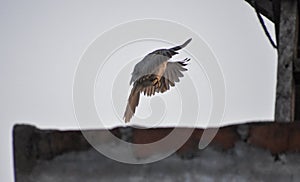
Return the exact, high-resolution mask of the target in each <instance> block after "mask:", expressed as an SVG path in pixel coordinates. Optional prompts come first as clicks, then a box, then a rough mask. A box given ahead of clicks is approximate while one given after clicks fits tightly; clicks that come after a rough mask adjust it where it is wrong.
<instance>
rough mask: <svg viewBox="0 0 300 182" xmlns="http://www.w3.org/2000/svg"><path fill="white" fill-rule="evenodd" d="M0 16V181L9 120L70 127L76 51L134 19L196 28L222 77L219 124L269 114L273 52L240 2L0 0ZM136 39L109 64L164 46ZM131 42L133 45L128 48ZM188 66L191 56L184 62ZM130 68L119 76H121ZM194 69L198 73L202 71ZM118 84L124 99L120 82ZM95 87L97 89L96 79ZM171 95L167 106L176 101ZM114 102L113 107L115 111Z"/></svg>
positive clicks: (5, 174) (8, 149)
mask: <svg viewBox="0 0 300 182" xmlns="http://www.w3.org/2000/svg"><path fill="white" fill-rule="evenodd" d="M0 14H1V15H0V23H1V29H0V32H1V34H0V38H1V43H0V48H1V53H0V83H1V89H0V98H1V102H0V108H1V114H0V121H1V140H0V141H1V146H2V150H1V155H0V161H1V169H0V170H1V171H0V176H1V179H2V178H3V179H5V180H3V181H12V180H13V178H12V174H13V167H12V166H13V165H12V164H13V160H12V144H11V142H12V137H11V132H12V126H13V124H15V123H30V124H34V125H37V126H38V127H41V128H57V129H67V128H78V123H77V121H76V119H75V116H74V109H73V102H72V89H73V88H72V86H73V85H72V84H73V79H74V75H75V72H76V69H77V66H78V64H79V62H80V58H81V56H82V55H83V54H84V52H85V50H86V49H88V46H89V45H90V44H91V43H92V42H93V41H95V40H97V38H98V37H99V36H101V34H102V33H103V32H105V31H108V30H109V29H111V28H112V27H115V26H116V25H119V24H121V23H125V22H129V21H132V20H136V19H144V18H151V19H163V20H169V21H174V22H177V23H179V24H181V25H184V26H186V27H188V28H189V29H191V30H192V31H193V32H195V33H197V34H198V35H199V36H200V37H201V38H202V39H203V41H204V42H206V43H207V46H209V47H210V49H211V51H212V52H213V53H214V55H215V57H216V58H217V60H218V62H219V65H220V67H221V69H222V71H223V74H224V79H225V83H226V112H225V115H224V121H223V123H221V124H222V125H226V124H230V123H233V122H245V121H253V120H272V119H273V115H274V113H273V111H274V102H275V100H274V98H275V85H276V80H275V78H276V64H277V63H276V57H277V55H276V51H275V50H274V49H273V48H272V47H271V45H270V44H269V42H268V40H267V38H266V36H265V35H264V33H263V30H262V28H261V26H260V24H259V22H258V20H257V17H256V15H255V13H254V11H253V9H252V8H251V7H250V6H249V5H248V4H247V3H246V2H244V1H243V0H231V1H222V0H218V1H217V0H211V1H204V0H203V1H199V0H188V1H174V0H167V1H161V0H159V1H158V0H154V1H139V0H131V1H112V0H107V1H88V2H86V1H85V2H84V1H74V0H72V1H71V0H70V1H66V0H63V1H52V0H47V1H37V0H35V1H34V0H28V1H19V2H17V1H0ZM266 24H267V26H268V28H269V31H270V32H271V34H272V35H273V37H274V28H273V24H272V23H270V22H269V21H267V20H266ZM169 41H170V40H169ZM177 41H178V40H176V42H177ZM183 41H185V40H182V42H183ZM176 42H175V40H174V41H173V42H171V43H172V44H174V43H176ZM182 42H178V43H182ZM142 43H143V42H138V43H136V45H135V48H133V47H132V46H127V47H125V48H124V49H120V51H119V52H118V53H117V54H116V55H114V57H112V58H111V62H114V60H118V61H120V62H122V64H124V62H125V63H126V64H124V65H127V67H126V66H124V67H123V68H122V69H123V72H122V74H125V75H126V73H127V72H126V71H124V70H129V71H130V72H131V70H132V69H133V67H132V66H133V64H134V63H136V62H137V61H138V60H139V59H138V58H141V56H143V55H144V54H147V53H149V52H151V51H153V50H155V49H156V48H161V47H164V46H167V47H169V45H171V43H167V42H159V41H157V42H155V41H154V42H153V41H145V42H144V44H142ZM192 43H193V42H192ZM157 46H159V47H157ZM136 47H140V49H138V50H135V51H133V49H136ZM122 52H130V53H129V54H128V55H127V56H126V57H128V58H129V59H130V60H120V59H117V58H119V57H120V55H121V56H122V54H121V53H122ZM99 54H101V50H99ZM118 56H119V57H118ZM130 56H131V57H130ZM186 56H189V54H187V52H185V53H184V52H183V53H182V55H181V57H179V58H183V57H186ZM179 58H178V59H179ZM192 65H193V63H192V62H191V64H190V65H189V66H192ZM194 65H195V64H194ZM122 69H119V70H120V71H122ZM190 69H191V78H192V79H193V77H192V75H193V74H192V73H193V71H192V70H193V69H195V67H193V68H190ZM196 71H197V70H195V72H194V73H196ZM130 72H129V73H127V74H128V75H127V77H128V78H124V79H126V80H128V81H129V76H130V75H129V74H130ZM111 73H112V72H111ZM198 74H199V75H200V77H201V75H202V76H203V78H205V74H204V72H203V73H200V72H199V73H198ZM98 81H99V79H98ZM184 81H185V82H188V79H184V80H182V84H183V83H184ZM180 84H181V83H180ZM97 85H98V86H97ZM125 85H126V88H125V89H124V90H125V91H126V94H125V97H124V98H125V100H126V98H127V96H128V89H129V85H128V82H127V83H126V84H125ZM198 87H199V88H198V90H199V89H200V90H201V93H200V91H199V93H198V94H199V97H200V98H202V97H203V98H204V99H202V100H201V99H200V104H199V105H200V106H207V105H210V104H211V103H210V99H211V98H209V97H207V100H205V98H206V97H205V94H208V95H209V89H208V84H207V83H206V82H205V81H203V84H202V85H198ZM95 88H96V90H97V89H98V90H99V83H98V82H97V83H96V87H95ZM98 93H99V92H98ZM176 94H177V95H176ZM179 95H180V94H179ZM163 96H164V95H161V98H163ZM168 97H169V100H170V99H171V100H172V98H176V99H178V98H179V97H178V92H176V89H173V90H171V91H170V93H168V94H166V97H165V100H164V102H165V104H166V103H168ZM97 99H98V100H97ZM176 99H175V101H174V102H175V104H173V105H176V103H180V100H176ZM95 100H96V105H97V106H98V108H99V107H100V108H101V106H99V103H101V101H102V100H101V95H97V94H95ZM203 100H204V101H203ZM158 102H159V101H158ZM149 103H150V101H149V100H147V99H142V101H141V104H140V105H139V108H138V110H137V111H138V113H137V115H138V116H139V117H141V118H145V117H147V116H148V115H149V112H151V107H150V106H149ZM122 104H123V105H122V106H124V105H125V103H122ZM100 105H101V104H100ZM122 108H123V107H121V106H120V110H122ZM141 108H146V109H145V110H143V109H141ZM168 108H169V107H168ZM174 109H175V110H176V107H174ZM202 109H203V112H206V113H209V112H210V111H209V110H205V109H207V108H205V107H202ZM172 110H173V109H171V111H172ZM118 112H121V111H117V113H118ZM174 113H177V110H176V111H175V112H174ZM120 115H122V113H121V114H120ZM168 117H169V119H167V120H170V121H171V120H172V115H168ZM112 118H113V117H112ZM204 118H205V117H204ZM167 120H166V121H167ZM110 124H111V123H110ZM120 124H122V123H120V121H117V122H116V125H120ZM167 124H168V123H167ZM167 124H165V125H167ZM199 125H200V124H199ZM111 126H113V124H112V125H111ZM8 156H9V157H8ZM3 164H4V165H3Z"/></svg>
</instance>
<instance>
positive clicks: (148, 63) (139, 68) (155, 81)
mask: <svg viewBox="0 0 300 182" xmlns="http://www.w3.org/2000/svg"><path fill="white" fill-rule="evenodd" d="M191 40H192V39H189V40H187V41H186V42H184V43H183V44H182V45H179V46H175V47H173V48H170V49H158V50H155V51H153V52H151V53H149V54H148V55H146V56H145V57H144V58H143V59H142V60H141V61H140V62H139V63H137V64H136V65H135V67H134V70H133V72H132V77H131V80H130V85H131V84H132V83H133V88H132V90H131V93H130V95H129V98H128V103H127V106H126V110H125V113H124V120H125V122H129V121H130V119H131V117H132V116H133V115H134V113H135V109H136V107H137V106H138V103H139V98H140V93H144V95H147V96H152V95H154V94H155V93H156V92H157V93H163V92H165V91H167V90H169V89H170V87H172V86H175V82H179V79H180V77H183V73H182V72H183V71H186V70H187V69H186V68H185V66H186V65H187V62H188V61H189V60H190V59H188V58H186V59H184V60H182V61H178V62H168V60H170V58H172V56H174V55H176V54H178V52H176V51H178V50H180V49H182V48H184V47H185V46H187V45H188V44H189V43H190V42H191Z"/></svg>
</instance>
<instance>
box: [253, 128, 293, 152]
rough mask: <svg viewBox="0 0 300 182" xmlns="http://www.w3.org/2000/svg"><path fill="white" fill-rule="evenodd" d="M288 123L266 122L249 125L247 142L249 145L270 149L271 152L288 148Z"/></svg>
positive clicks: (283, 150)
mask: <svg viewBox="0 0 300 182" xmlns="http://www.w3.org/2000/svg"><path fill="white" fill-rule="evenodd" d="M288 139H289V124H285V123H267V124H252V125H251V126H250V131H249V138H248V142H249V143H250V144H251V145H254V146H258V147H262V148H265V149H268V150H270V152H271V153H272V154H277V153H282V152H285V151H287V149H288Z"/></svg>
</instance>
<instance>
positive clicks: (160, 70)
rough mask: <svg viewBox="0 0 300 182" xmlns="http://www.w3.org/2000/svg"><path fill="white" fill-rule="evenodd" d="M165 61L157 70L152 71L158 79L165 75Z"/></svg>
mask: <svg viewBox="0 0 300 182" xmlns="http://www.w3.org/2000/svg"><path fill="white" fill-rule="evenodd" d="M167 63H168V62H167V61H164V62H162V63H161V64H160V65H159V66H158V67H157V68H156V70H155V71H154V74H155V75H157V76H159V78H161V77H162V76H163V75H164V73H165V70H166V68H167Z"/></svg>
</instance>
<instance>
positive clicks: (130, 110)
mask: <svg viewBox="0 0 300 182" xmlns="http://www.w3.org/2000/svg"><path fill="white" fill-rule="evenodd" d="M140 90H141V89H140V87H139V86H136V85H134V86H133V88H132V89H131V92H130V95H129V98H128V103H127V106H126V110H125V113H124V117H123V119H124V120H125V123H128V122H129V121H130V119H131V118H132V116H133V115H134V113H135V109H136V107H137V106H138V104H139V100H140Z"/></svg>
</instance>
